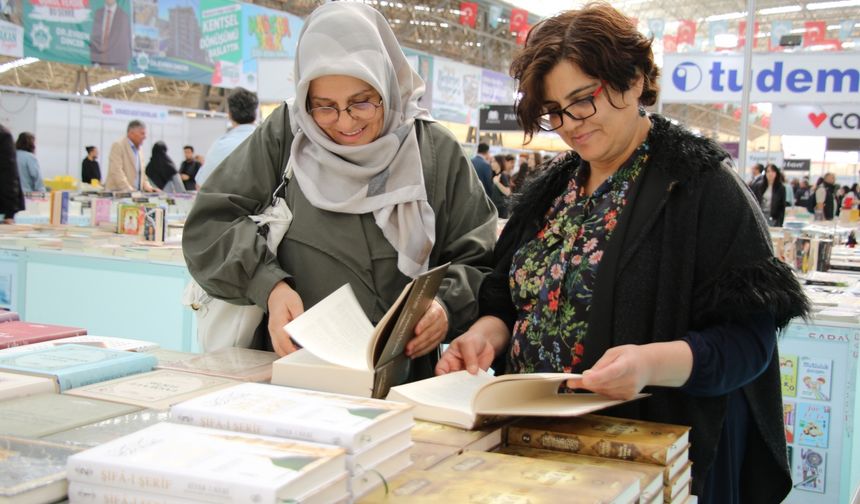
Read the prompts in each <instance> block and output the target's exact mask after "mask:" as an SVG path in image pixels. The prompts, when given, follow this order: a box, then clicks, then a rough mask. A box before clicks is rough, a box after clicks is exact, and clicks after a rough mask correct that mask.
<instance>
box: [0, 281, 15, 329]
mask: <svg viewBox="0 0 860 504" xmlns="http://www.w3.org/2000/svg"><path fill="white" fill-rule="evenodd" d="M8 290H9V289H8V288H7V289H6V291H8ZM16 320H18V314H17V313H15V312H13V311H9V310H0V322H14V321H16Z"/></svg>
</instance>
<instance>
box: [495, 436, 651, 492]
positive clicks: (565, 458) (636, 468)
mask: <svg viewBox="0 0 860 504" xmlns="http://www.w3.org/2000/svg"><path fill="white" fill-rule="evenodd" d="M499 453H505V454H507V455H517V456H519V457H529V458H536V459H542V460H555V461H558V462H566V463H570V464H577V465H588V466H593V467H609V468H612V469H614V470H618V471H626V472H629V473H631V474H635V475H636V477H637V478H639V491H640V493H641V494H642V499H641V502H650V501H651V500H654V499H657V500H659V502H663V482H664V474H663V468H662V467H660V466H657V465H653V464H643V463H641V462H629V461H626V460H617V459H608V458H603V457H592V456H589V455H578V454H576V453H568V452H560V451H554V450H542V449H539V448H528V447H525V446H515V445H510V446H503V447H501V448H499Z"/></svg>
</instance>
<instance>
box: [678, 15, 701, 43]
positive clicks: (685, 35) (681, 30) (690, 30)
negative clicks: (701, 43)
mask: <svg viewBox="0 0 860 504" xmlns="http://www.w3.org/2000/svg"><path fill="white" fill-rule="evenodd" d="M675 42H677V44H678V45H681V44H689V45H695V44H696V22H695V21H693V20H692V19H683V20H681V24H680V25H678V34H677V35H676V36H675Z"/></svg>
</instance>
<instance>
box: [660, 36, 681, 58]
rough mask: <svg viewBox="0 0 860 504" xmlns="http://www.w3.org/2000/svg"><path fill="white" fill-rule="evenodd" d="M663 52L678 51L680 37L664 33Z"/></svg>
mask: <svg viewBox="0 0 860 504" xmlns="http://www.w3.org/2000/svg"><path fill="white" fill-rule="evenodd" d="M663 52H664V53H666V54H669V53H676V52H678V38H677V37H675V36H674V35H663Z"/></svg>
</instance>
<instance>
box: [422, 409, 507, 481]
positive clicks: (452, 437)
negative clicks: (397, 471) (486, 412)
mask: <svg viewBox="0 0 860 504" xmlns="http://www.w3.org/2000/svg"><path fill="white" fill-rule="evenodd" d="M412 441H413V443H414V444H413V446H412V452H411V458H412V464H413V468H415V469H429V468H431V467H433V466H434V465H436V464H438V463H440V462H442V461H444V460H446V459H448V458H450V457H453V456H455V455H457V454H460V453H463V452H466V451H491V450H495V449H496V448H498V447H499V446H500V445H501V444H502V426H501V425H496V426H490V427H485V428H483V429H475V430H466V429H460V428H458V427H452V426H450V425H444V424H439V423H434V422H425V421H423V420H416V421H415V426H414V427H412Z"/></svg>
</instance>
